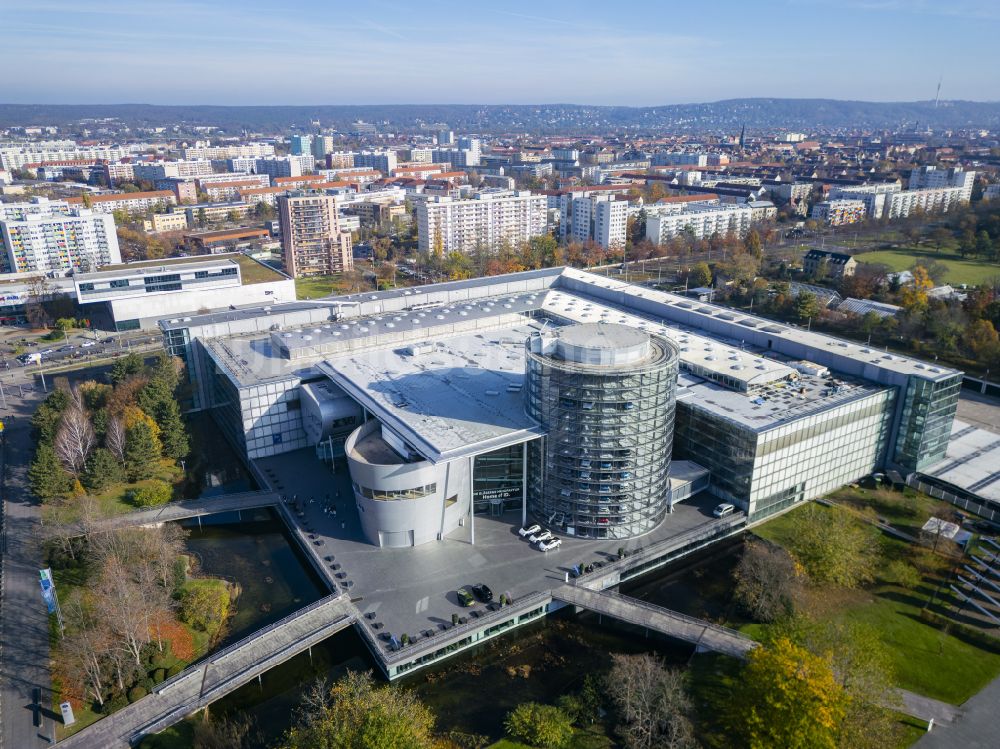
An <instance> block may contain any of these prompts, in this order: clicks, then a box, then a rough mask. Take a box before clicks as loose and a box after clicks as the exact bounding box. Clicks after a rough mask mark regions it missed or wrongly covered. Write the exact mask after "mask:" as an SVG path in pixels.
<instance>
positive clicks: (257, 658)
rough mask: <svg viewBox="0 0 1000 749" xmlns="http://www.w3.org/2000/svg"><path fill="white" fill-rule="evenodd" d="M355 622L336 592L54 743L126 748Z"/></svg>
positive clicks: (354, 615) (347, 604) (350, 609)
mask: <svg viewBox="0 0 1000 749" xmlns="http://www.w3.org/2000/svg"><path fill="white" fill-rule="evenodd" d="M356 620H357V611H356V609H355V608H354V607H353V606H352V605H351V603H350V601H349V600H347V599H346V598H342V597H340V596H338V595H336V594H335V595H332V596H327V597H326V598H322V599H320V600H319V601H317V602H315V603H313V604H311V605H309V606H306V607H305V608H302V609H299V610H298V611H296V612H295V613H293V614H290V615H289V616H287V617H285V618H284V619H282V620H280V621H278V622H275V623H274V624H271V625H269V626H267V627H265V628H263V629H261V630H258V631H257V632H255V633H253V634H252V635H249V636H248V637H246V638H244V639H243V640H240V641H239V642H237V643H235V644H233V645H231V646H230V647H228V648H226V649H225V650H222V651H220V652H218V653H215V654H214V655H211V656H209V657H208V658H207V659H206V660H204V661H201V662H200V663H197V664H195V665H193V666H191V667H190V668H188V669H186V670H184V671H182V672H181V673H180V674H178V675H177V676H175V677H173V678H171V679H168V680H167V681H165V682H163V683H162V684H160V685H159V686H158V687H156V688H155V689H154V690H153V693H152V694H149V695H147V696H146V697H143V698H142V699H140V700H139V701H138V702H134V703H133V704H131V705H129V706H128V707H126V708H123V709H121V710H119V711H118V712H116V713H114V714H112V715H110V716H108V717H107V718H103V719H101V720H99V721H97V722H96V723H94V724H92V725H90V726H88V727H86V728H84V729H83V730H81V731H80V732H79V733H75V734H73V735H72V736H70V737H69V738H67V739H65V740H64V741H61V742H60V743H59V745H60V746H65V747H80V749H85V748H89V747H102V749H112V748H113V747H125V746H129V745H130V744H133V743H135V742H137V741H138V740H139V739H140V738H142V737H143V736H145V735H148V734H152V733H157V732H159V731H162V730H164V729H165V728H168V727H169V726H171V725H173V724H174V723H178V722H180V721H181V720H183V719H184V718H185V717H186V716H188V715H190V714H191V713H193V712H196V711H198V710H200V709H201V708H203V707H206V706H207V705H209V704H210V703H212V702H214V701H215V700H217V699H219V698H220V697H222V696H224V695H226V694H228V693H229V692H232V691H233V690H235V689H238V688H239V687H241V686H243V685H244V684H246V683H247V682H249V681H251V680H253V679H255V678H257V677H258V676H260V675H261V674H263V673H264V672H265V671H267V670H269V669H271V668H274V667H275V666H277V665H279V664H281V663H284V662H285V661H287V660H289V659H290V658H292V657H294V656H296V655H298V654H299V653H301V652H303V651H305V650H308V649H309V648H311V647H312V646H314V645H317V644H319V643H320V642H322V641H323V640H325V639H327V638H328V637H330V636H331V635H333V634H335V633H337V632H339V631H340V630H342V629H345V628H347V627H349V626H351V625H352V624H354V622H355V621H356Z"/></svg>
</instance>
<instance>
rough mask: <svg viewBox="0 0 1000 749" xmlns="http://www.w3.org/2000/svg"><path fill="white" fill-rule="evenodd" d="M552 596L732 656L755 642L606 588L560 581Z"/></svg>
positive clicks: (742, 654)
mask: <svg viewBox="0 0 1000 749" xmlns="http://www.w3.org/2000/svg"><path fill="white" fill-rule="evenodd" d="M552 598H553V599H555V600H557V601H562V602H563V603H568V604H571V605H573V606H580V607H581V608H585V609H587V610H589V611H593V612H594V613H597V614H602V615H604V616H610V617H612V618H614V619H618V620H620V621H623V622H628V623H629V624H635V625H637V626H639V627H645V628H647V629H650V630H652V631H654V632H659V633H661V634H665V635H668V636H670V637H676V638H677V639H679V640H684V641H685V642H690V643H692V644H693V645H696V646H697V647H698V648H701V649H704V650H712V651H715V652H716V653H722V654H724V655H730V656H733V657H735V658H743V657H745V656H746V654H747V653H748V652H749V651H750V650H751V649H752V648H754V647H756V645H757V643H756V642H754V641H753V640H751V639H750V638H749V637H747V636H746V635H744V634H741V633H740V632H737V631H736V630H735V629H729V628H728V627H722V626H719V625H718V624H712V623H710V622H706V621H703V620H701V619H696V618H695V617H693V616H687V615H686V614H681V613H678V612H676V611H671V610H670V609H665V608H663V607H661V606H655V605H653V604H651V603H646V602H645V601H640V600H638V599H636V598H629V597H628V596H623V595H621V594H620V593H613V592H611V591H608V590H601V591H597V590H590V589H588V588H584V587H581V586H578V585H563V586H560V587H558V588H555V589H554V590H553V591H552Z"/></svg>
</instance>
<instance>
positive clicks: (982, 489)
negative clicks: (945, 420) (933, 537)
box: [921, 419, 1000, 502]
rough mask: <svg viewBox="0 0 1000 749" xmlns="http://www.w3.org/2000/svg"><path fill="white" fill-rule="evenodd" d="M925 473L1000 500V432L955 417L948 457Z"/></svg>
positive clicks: (946, 455)
mask: <svg viewBox="0 0 1000 749" xmlns="http://www.w3.org/2000/svg"><path fill="white" fill-rule="evenodd" d="M921 473H925V474H927V475H928V476H934V477H935V478H939V479H941V480H942V481H947V482H948V483H949V484H954V485H955V486H958V487H961V488H962V489H965V490H966V491H969V492H972V493H973V494H976V495H978V496H980V497H983V498H985V499H989V500H992V501H994V502H1000V435H997V434H995V433H994V432H988V431H986V430H985V429H979V428H978V427H974V426H972V425H971V424H967V423H965V422H964V421H959V420H958V419H955V421H954V422H953V423H952V427H951V440H950V441H949V442H948V450H947V452H946V454H945V458H944V460H942V461H940V462H939V463H935V464H934V465H932V466H929V467H928V468H925V469H923V470H922V471H921Z"/></svg>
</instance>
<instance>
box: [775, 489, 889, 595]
mask: <svg viewBox="0 0 1000 749" xmlns="http://www.w3.org/2000/svg"><path fill="white" fill-rule="evenodd" d="M791 520H792V522H791V525H792V533H791V538H792V541H791V544H790V548H789V551H790V553H791V555H792V556H793V557H794V558H795V560H796V561H798V563H799V564H801V565H802V567H803V568H804V569H805V572H806V574H807V575H808V576H809V579H810V580H812V581H813V582H817V583H832V584H834V585H840V586H843V587H845V588H854V587H857V586H858V585H860V584H861V583H865V582H870V581H871V580H874V579H875V570H876V569H877V566H878V561H879V556H880V550H879V541H878V531H876V530H874V529H873V528H871V527H869V526H868V525H866V524H864V523H861V522H860V521H857V520H854V519H853V518H852V517H850V516H849V515H847V514H846V513H845V512H843V511H837V510H824V509H821V508H820V507H818V506H816V505H815V504H810V505H808V506H806V507H803V508H801V509H799V510H797V511H796V512H794V513H793V514H792V517H791Z"/></svg>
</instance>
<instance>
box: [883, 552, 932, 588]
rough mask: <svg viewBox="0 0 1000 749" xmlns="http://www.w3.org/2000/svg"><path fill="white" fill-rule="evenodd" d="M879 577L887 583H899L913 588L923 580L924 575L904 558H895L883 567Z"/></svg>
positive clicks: (904, 586)
mask: <svg viewBox="0 0 1000 749" xmlns="http://www.w3.org/2000/svg"><path fill="white" fill-rule="evenodd" d="M879 577H881V578H882V579H883V580H885V582H887V583H892V584H894V585H898V586H899V587H901V588H908V589H909V590H913V589H914V588H916V587H918V586H919V585H920V583H921V582H923V576H921V574H920V571H919V570H918V569H917V568H916V567H914V566H913V565H912V564H909V563H908V562H904V561H903V560H902V559H893V560H892V561H891V562H889V563H888V564H887V565H886V566H885V567H884V568H883V571H882V573H881V574H880V575H879Z"/></svg>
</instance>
